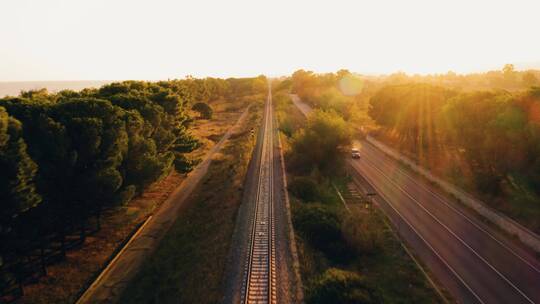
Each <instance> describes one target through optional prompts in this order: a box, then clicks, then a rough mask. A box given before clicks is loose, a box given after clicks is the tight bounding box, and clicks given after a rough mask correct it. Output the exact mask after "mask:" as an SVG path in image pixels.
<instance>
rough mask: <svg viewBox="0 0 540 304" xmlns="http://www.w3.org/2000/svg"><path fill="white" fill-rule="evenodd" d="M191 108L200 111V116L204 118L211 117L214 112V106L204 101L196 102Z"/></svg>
mask: <svg viewBox="0 0 540 304" xmlns="http://www.w3.org/2000/svg"><path fill="white" fill-rule="evenodd" d="M191 109H192V110H193V111H197V112H199V114H200V117H201V118H203V119H211V118H212V114H213V113H214V111H213V110H212V108H211V107H210V106H209V105H208V104H206V103H204V102H198V103H196V104H194V105H193V107H192V108H191Z"/></svg>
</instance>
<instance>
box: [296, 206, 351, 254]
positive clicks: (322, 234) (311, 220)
mask: <svg viewBox="0 0 540 304" xmlns="http://www.w3.org/2000/svg"><path fill="white" fill-rule="evenodd" d="M293 221H294V227H295V229H297V230H298V231H299V233H300V234H301V235H302V236H303V237H304V239H306V240H307V241H308V242H309V243H310V244H311V245H312V246H313V247H315V248H317V249H321V250H323V251H326V250H327V249H328V248H329V247H330V246H329V245H330V244H332V243H335V242H336V241H339V240H341V230H340V225H341V223H340V219H339V217H338V215H337V214H336V212H334V211H333V210H331V209H330V208H328V207H326V206H323V205H321V204H310V205H302V206H300V207H298V209H297V210H296V211H295V212H294V216H293Z"/></svg>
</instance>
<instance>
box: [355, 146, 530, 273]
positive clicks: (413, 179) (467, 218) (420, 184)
mask: <svg viewBox="0 0 540 304" xmlns="http://www.w3.org/2000/svg"><path fill="white" fill-rule="evenodd" d="M368 144H369V145H370V146H371V147H370V148H369V149H371V150H372V151H374V152H375V153H377V152H378V151H375V149H374V148H373V145H372V144H371V143H369V142H368ZM364 155H369V154H364ZM369 156H370V157H372V158H374V157H373V156H372V155H369ZM384 158H386V157H384ZM396 169H397V170H399V171H400V173H401V174H403V175H405V176H406V177H407V178H409V179H410V180H411V181H412V182H413V183H414V184H416V185H417V186H419V187H420V188H422V189H423V190H426V191H428V192H429V193H431V194H432V195H433V196H435V197H437V198H438V199H439V200H440V201H442V202H443V203H444V204H445V205H446V206H448V208H450V209H452V210H453V211H454V212H456V213H458V214H459V215H461V216H463V217H464V218H465V219H466V220H467V221H468V222H470V223H471V224H473V225H474V226H475V227H476V228H477V229H478V230H480V231H482V232H484V233H485V234H487V235H488V236H489V237H490V238H492V239H493V240H494V241H496V242H497V243H499V245H501V246H503V247H504V248H506V249H507V250H508V251H509V252H510V253H512V254H513V255H514V256H516V257H517V258H518V259H520V260H521V261H523V262H524V263H525V264H527V265H528V266H529V267H531V268H532V269H534V270H535V271H536V272H538V273H540V269H538V268H536V266H534V265H532V264H531V263H530V262H529V261H527V260H526V259H525V258H523V257H522V256H520V255H519V254H518V253H517V252H515V251H514V250H512V248H510V247H509V246H508V245H506V244H505V243H503V242H502V241H500V240H499V239H498V238H497V237H495V236H494V235H492V234H491V233H490V232H489V231H487V230H485V229H484V228H482V227H481V226H480V225H478V224H477V223H475V222H474V221H473V220H472V219H471V218H470V217H469V216H468V215H466V214H464V213H463V212H461V211H460V210H459V209H457V208H455V207H454V206H452V205H451V204H450V203H449V202H448V201H447V200H446V198H445V197H443V196H442V195H440V194H438V193H436V192H434V191H432V190H431V189H429V188H428V187H427V186H425V185H424V184H423V183H421V182H417V181H416V179H415V178H414V177H412V176H411V175H410V174H408V172H407V171H405V170H404V169H403V168H401V166H396Z"/></svg>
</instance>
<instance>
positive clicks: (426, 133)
mask: <svg viewBox="0 0 540 304" xmlns="http://www.w3.org/2000/svg"><path fill="white" fill-rule="evenodd" d="M369 114H370V115H371V116H372V117H373V119H374V120H375V121H376V122H377V123H378V124H379V125H380V126H382V127H383V130H384V131H385V133H386V138H394V139H395V140H396V141H397V144H398V145H399V147H400V148H401V149H403V150H404V151H406V152H409V153H411V154H412V155H413V156H414V157H415V158H417V160H418V161H420V162H421V163H422V164H424V165H427V166H429V167H430V168H431V169H432V170H434V171H439V172H438V173H441V174H443V175H448V177H449V178H451V179H452V181H453V182H456V183H458V184H460V185H462V186H465V187H467V188H471V189H474V190H476V191H479V193H480V194H482V195H486V196H488V197H490V198H491V199H489V200H488V201H489V202H490V203H492V204H493V205H494V206H495V207H497V208H499V209H500V210H502V211H505V212H507V213H509V214H510V215H511V216H513V217H514V218H517V219H519V220H521V221H522V222H524V223H525V224H527V225H528V226H529V227H531V228H533V229H534V230H536V231H539V229H540V222H539V220H538V219H539V218H540V205H539V204H538V195H540V174H539V172H540V88H539V87H532V88H531V89H529V90H527V91H524V92H513V93H511V92H508V91H503V90H499V91H474V92H460V91H456V90H452V89H447V88H443V87H440V86H433V85H429V84H404V85H394V86H388V87H385V88H383V89H381V90H380V91H379V92H378V93H377V94H375V95H374V96H373V97H372V98H371V108H370V111H369ZM440 167H444V169H441V168H440ZM445 177H446V176H445Z"/></svg>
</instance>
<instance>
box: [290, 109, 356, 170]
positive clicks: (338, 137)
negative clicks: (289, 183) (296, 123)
mask: <svg viewBox="0 0 540 304" xmlns="http://www.w3.org/2000/svg"><path fill="white" fill-rule="evenodd" d="M350 141H351V134H350V131H349V128H348V126H347V123H346V122H345V121H344V120H343V118H342V117H341V116H340V115H338V114H337V113H336V112H334V111H329V112H326V111H322V110H314V111H313V112H311V113H310V115H309V116H308V119H307V125H306V127H305V128H303V129H300V130H298V131H297V132H296V133H295V134H294V135H293V139H292V155H291V156H292V159H293V160H292V162H293V164H295V166H296V168H297V169H299V170H303V171H310V170H311V169H313V168H318V169H319V170H320V171H322V172H324V173H328V174H332V172H334V173H335V172H337V169H339V168H340V167H341V165H342V164H341V161H340V160H341V157H339V156H338V155H339V153H340V151H341V149H342V148H344V147H347V146H349V145H350Z"/></svg>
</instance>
